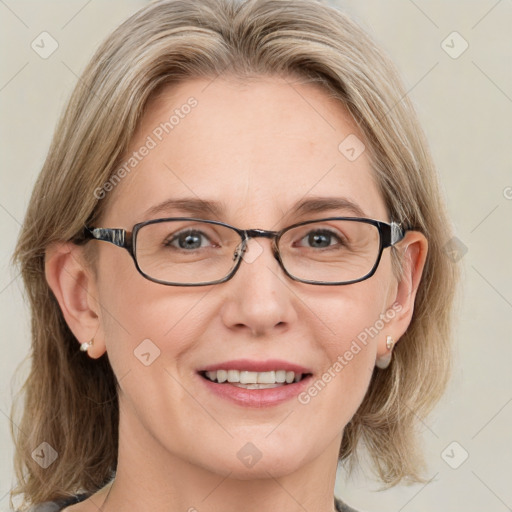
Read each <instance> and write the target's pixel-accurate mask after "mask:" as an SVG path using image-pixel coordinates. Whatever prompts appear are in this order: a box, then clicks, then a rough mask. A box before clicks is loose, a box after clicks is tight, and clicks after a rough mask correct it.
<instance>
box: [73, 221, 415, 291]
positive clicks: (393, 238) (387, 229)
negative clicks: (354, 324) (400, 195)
mask: <svg viewBox="0 0 512 512" xmlns="http://www.w3.org/2000/svg"><path fill="white" fill-rule="evenodd" d="M187 220H190V221H196V222H205V223H207V224H215V225H219V226H224V227H227V228H230V229H232V230H233V231H235V232H236V233H237V234H238V235H239V236H240V238H241V242H242V247H241V249H240V250H239V249H238V247H239V246H238V247H237V250H236V251H235V254H234V258H238V260H237V262H236V264H235V266H234V267H233V268H232V270H231V271H230V273H229V274H228V275H227V276H225V277H223V278H222V279H218V280H216V281H207V282H203V283H172V282H168V281H162V280H160V279H156V278H154V277H151V276H149V275H148V274H146V273H145V272H144V271H143V270H142V269H141V268H140V266H139V263H138V261H137V257H136V255H135V253H136V245H137V233H138V232H139V230H140V229H141V228H143V227H144V226H147V225H149V224H158V223H162V222H169V221H187ZM329 220H348V221H354V222H364V223H367V224H371V225H372V226H375V227H376V228H377V229H378V231H379V254H378V256H377V259H376V261H375V264H374V266H373V267H372V269H371V270H370V272H368V273H367V274H366V275H365V276H363V277H361V278H359V279H353V280H351V281H341V282H334V283H331V282H324V281H312V280H307V279H300V278H298V277H295V276H294V275H292V274H290V273H289V272H288V270H287V269H286V267H285V266H284V264H283V262H282V260H281V255H280V253H279V249H278V244H279V240H280V239H281V237H282V236H283V235H284V234H285V233H286V232H287V231H289V230H291V229H294V228H296V227H299V226H305V225H307V224H313V223H318V222H325V221H329ZM407 231H409V230H408V229H404V228H402V226H401V225H400V224H399V223H396V222H391V223H387V222H383V221H379V220H374V219H367V218H363V217H327V218H323V219H314V220H307V221H304V222H298V223H296V224H292V225H291V226H288V227H286V228H283V229H282V230H280V231H268V230H264V229H239V228H236V227H234V226H231V225H230V224H226V223H225V222H220V221H216V220H206V219H198V218H194V217H169V218H164V219H152V220H147V221H144V222H139V223H138V224H135V225H134V226H133V228H132V231H128V230H126V229H122V228H95V227H85V229H84V231H83V238H82V240H83V241H85V242H87V241H89V240H100V241H105V242H110V243H111V244H114V245H116V246H117V247H121V248H123V249H126V250H127V251H128V252H129V253H130V255H131V257H132V259H133V262H134V263H135V267H136V269H137V271H138V272H139V273H140V274H141V275H142V276H143V277H145V278H146V279H148V280H149V281H153V282H154V283H159V284H163V285H166V286H209V285H213V284H220V283H224V282H226V281H229V280H230V279H231V278H232V277H233V276H234V275H235V274H236V272H237V270H238V269H239V267H240V264H241V262H242V260H243V254H244V253H245V251H246V249H247V242H248V241H249V239H251V238H269V239H272V252H273V255H274V258H275V259H276V260H277V261H278V263H279V266H280V267H281V268H282V269H283V272H284V273H285V274H286V275H287V276H288V277H289V278H290V279H293V280H294V281H298V282H301V283H306V284H317V285H323V286H343V285H347V284H353V283H359V282H361V281H364V280H366V279H369V278H370V277H372V276H373V274H375V272H376V270H377V267H378V266H379V263H380V260H381V258H382V252H383V251H384V249H386V248H387V247H392V246H394V245H395V244H397V243H398V242H400V241H401V240H402V239H403V238H404V236H405V233H406V232H407Z"/></svg>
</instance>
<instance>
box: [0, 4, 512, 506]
mask: <svg viewBox="0 0 512 512" xmlns="http://www.w3.org/2000/svg"><path fill="white" fill-rule="evenodd" d="M145 3H146V2H144V1H142V0H124V1H121V0H115V1H114V0H110V1H108V2H107V1H100V0H89V1H84V0H66V1H64V0H61V1H57V0H51V1H46V2H38V1H36V0H31V1H28V0H20V1H14V0H0V52H1V56H2V66H1V69H0V106H1V112H2V123H1V136H0V144H1V147H2V165H1V168H0V173H1V187H0V222H1V235H2V245H1V252H0V268H1V274H0V315H1V325H2V338H3V339H2V345H1V346H2V357H1V358H0V375H1V376H0V393H1V395H0V449H1V454H2V456H1V457H0V509H1V510H7V509H8V506H7V504H8V497H7V493H8V491H9V488H10V487H11V485H12V478H13V477H12V468H11V460H12V454H13V448H12V443H11V440H10V435H9V430H8V425H9V420H8V415H9V409H10V404H11V395H12V388H14V389H17V387H18V386H19V384H20V382H21V377H22V376H23V375H25V374H26V368H27V365H26V364H25V365H23V366H22V370H21V372H20V374H19V377H17V378H16V379H13V377H12V376H13V373H14V371H15V368H16V367H17V366H18V365H19V364H20V363H21V362H22V360H23V359H24V357H25V356H26V354H27V351H28V347H29V317H28V313H27V309H26V306H25V304H24V302H23V298H22V295H21V280H20V278H19V276H18V274H17V272H16V271H15V270H13V269H11V268H10V266H9V258H10V255H11V253H12V250H13V248H14V244H15V240H16V237H17V234H18V231H19V229H20V224H21V222H22V219H23V216H24V212H25V209H26V206H27V204H28V200H29V196H30V192H31V189H32V186H33V184H34V181H35V179H36V176H37V174H38V172H39V170H40V168H41V165H42V163H43V161H44V158H45V155H46V152H47V149H48V145H49V142H50V138H51V135H52V133H53V130H54V127H55V123H56V120H57V118H58V116H59V115H60V112H61V110H62V107H63V106H64V104H65V101H66V99H67V98H68V97H69V94H70V92H71V89H72V88H73V87H74V85H75V83H76V81H77V76H78V75H79V73H80V72H81V70H82V69H83V67H84V66H85V64H86V62H87V61H88V60H89V58H90V57H91V55H92V53H93V50H94V49H95V48H96V47H97V46H98V44H99V42H100V41H101V40H102V39H103V38H104V37H105V36H106V35H107V34H108V33H109V32H110V31H111V30H112V29H114V27H116V26H117V25H118V24H119V23H120V22H121V21H122V20H124V19H125V18H126V17H127V16H128V15H130V14H131V13H133V12H134V11H136V10H137V9H138V8H139V7H141V6H143V5H144V4H145ZM332 3H334V4H336V5H338V6H340V7H341V8H342V9H344V10H346V11H347V12H348V13H350V14H351V15H352V16H353V17H354V18H355V19H356V20H357V21H358V22H359V23H361V24H362V25H363V27H365V28H366V29H367V30H369V31H370V33H371V34H372V35H373V36H374V37H375V38H376V39H377V41H378V42H380V43H381V44H382V45H383V47H384V48H385V49H386V50H387V51H388V53H389V54H390V55H391V56H392V58H393V59H394V61H395V62H396V64H397V66H398V68H399V70H400V71H401V73H402V75H403V78H404V80H405V82H406V84H407V88H408V90H409V93H408V94H409V96H410V98H411V99H412V100H413V102H414V103H415V105H416V107H417V109H418V112H419V115H420V118H421V121H422V123H423V126H424V129H425V131H426V132H427V136H428V139H429V141H430V144H431V149H432V152H433V155H434V158H435V160H436V163H437V165H438V169H439V173H440V176H441V181H442V185H443V189H444V193H445V196H446V201H447V204H448V207H449V212H450V214H451V216H452V218H453V221H454V224H455V226H456V232H457V238H458V239H459V240H460V243H461V244H463V246H462V245H460V246H459V247H463V248H464V247H465V248H466V249H467V252H466V253H465V254H463V253H464V251H462V252H460V253H459V254H460V255H462V254H463V256H462V260H461V261H462V264H463V267H464V271H463V272H464V291H463V296H462V299H461V301H460V304H459V306H458V309H459V320H458V325H457V329H456V344H457V361H456V369H455V375H454V378H453V380H452V383H451V387H450V390H449V392H448V393H447V394H446V396H445V398H444V399H443V401H442V402H441V404H440V405H439V406H438V407H437V408H436V410H435V413H434V414H432V416H431V417H430V418H429V420H428V422H426V423H424V424H423V425H422V436H423V438H424V442H425V446H426V448H427V453H428V462H429V470H428V476H429V478H431V479H432V480H431V482H430V483H428V484H427V485H415V486H410V487H406V486H400V487H397V488H394V489H392V490H390V491H386V492H381V493H378V492H375V489H377V487H378V484H377V482H376V481H375V480H372V478H371V477H370V475H369V474H365V473H364V472H363V471H361V472H360V473H358V474H357V475H356V476H355V478H353V479H351V480H348V481H347V480H346V475H345V473H344V472H343V470H341V469H340V471H339V473H338V481H337V485H336V493H337V495H339V496H341V497H343V498H344V499H345V500H346V501H347V502H348V503H349V504H351V505H352V506H354V507H356V508H358V509H360V510H362V511H363V510H364V511H367V512H373V511H374V512H391V511H392V512H398V511H404V512H409V511H417V512H427V511H434V510H443V511H448V510H450V511H453V512H458V511H461V512H462V511H464V512H476V511H478V512H480V511H482V510H485V511H487V512H490V511H496V512H501V511H506V510H511V509H512V487H511V486H510V483H511V481H512V471H511V469H510V466H511V463H510V461H511V460H512V440H511V432H512V429H511V428H510V426H511V420H512V403H511V402H512V377H511V371H510V368H511V363H512V343H511V335H510V328H511V327H512V322H511V320H510V319H511V316H512V272H511V270H510V261H512V258H511V256H512V172H511V171H512V166H511V156H510V155H511V152H510V148H511V145H512V144H511V142H512V66H511V61H512V37H511V34H510V30H511V29H510V27H511V26H512V2H511V1H510V0H501V1H495V0H489V1H487V0H464V1H462V0H459V1H445V2H443V1H441V0H434V1H426V0H415V1H412V0H388V1H386V2H383V1H378V0H364V1H356V0H347V1H344V0H332ZM43 31H47V32H49V33H50V34H51V35H52V36H53V37H54V38H55V39H56V40H57V41H58V44H59V47H58V49H57V50H56V51H55V53H54V54H52V55H51V56H50V57H49V58H48V59H42V58H41V57H40V56H39V55H37V54H36V53H35V52H34V51H33V50H32V48H31V46H30V45H31V42H32V41H33V40H34V39H35V38H36V37H37V36H38V35H39V34H40V33H41V32H43ZM454 31H456V32H458V33H459V34H460V36H461V37H462V38H463V39H464V40H465V41H466V42H467V43H468V44H469V47H468V49H467V50H466V51H465V52H464V53H462V54H461V55H460V56H458V58H453V56H455V55H456V54H457V53H459V52H460V50H461V49H462V48H463V46H462V45H463V44H464V41H463V40H462V39H461V38H459V36H457V35H455V36H454V35H450V34H452V33H453V32H454ZM448 36H449V37H448ZM447 38H448V39H447ZM443 41H445V43H443ZM450 47H451V48H450ZM445 50H447V51H448V52H450V53H451V54H452V56H450V55H449V54H448V53H447V52H446V51H445ZM447 257H448V256H447ZM454 441H455V442H456V443H457V444H455V445H452V444H451V443H453V442H454ZM466 452H467V454H468V458H467V460H465V461H464V462H463V463H462V464H461V465H460V466H459V467H457V468H456V469H454V467H455V466H457V465H458V464H460V463H461V461H462V460H463V458H464V456H465V454H466ZM443 454H444V455H443ZM451 466H454V467H451ZM311 512H312V511H311Z"/></svg>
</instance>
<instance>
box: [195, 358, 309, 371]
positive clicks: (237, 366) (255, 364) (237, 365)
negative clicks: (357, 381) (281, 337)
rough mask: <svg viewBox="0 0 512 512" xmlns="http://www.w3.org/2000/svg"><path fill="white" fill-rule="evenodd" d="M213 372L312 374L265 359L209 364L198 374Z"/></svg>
mask: <svg viewBox="0 0 512 512" xmlns="http://www.w3.org/2000/svg"><path fill="white" fill-rule="evenodd" d="M215 370H247V371H250V372H269V371H272V370H286V371H288V372H295V373H312V372H311V370H309V369H308V368H306V367H304V366H301V365H298V364H295V363H290V362H288V361H283V360H282V359H267V360H266V361H255V360H254V359H252V360H251V359H233V360H231V361H224V362H223V363H216V364H210V365H208V366H205V367H204V368H201V369H199V370H198V371H200V372H213V371H215Z"/></svg>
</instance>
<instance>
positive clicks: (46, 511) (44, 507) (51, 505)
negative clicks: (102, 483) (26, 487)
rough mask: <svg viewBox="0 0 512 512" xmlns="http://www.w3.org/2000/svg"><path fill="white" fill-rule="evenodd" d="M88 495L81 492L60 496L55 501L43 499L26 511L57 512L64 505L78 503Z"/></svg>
mask: <svg viewBox="0 0 512 512" xmlns="http://www.w3.org/2000/svg"><path fill="white" fill-rule="evenodd" d="M88 496H90V494H89V493H82V494H77V495H76V496H70V497H69V498H61V499H59V500H55V501H45V502H44V503H38V504H37V505H33V506H32V507H31V508H30V509H29V511H28V512H58V511H60V510H63V509H64V508H65V507H68V506H69V505H74V504H75V503H80V502H81V501H83V500H85V499H86V498H87V497H88Z"/></svg>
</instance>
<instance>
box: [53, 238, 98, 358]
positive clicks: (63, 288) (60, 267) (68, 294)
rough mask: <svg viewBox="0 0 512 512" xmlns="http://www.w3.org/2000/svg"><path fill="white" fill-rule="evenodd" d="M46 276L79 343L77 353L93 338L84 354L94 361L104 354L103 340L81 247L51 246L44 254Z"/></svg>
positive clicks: (92, 282)
mask: <svg viewBox="0 0 512 512" xmlns="http://www.w3.org/2000/svg"><path fill="white" fill-rule="evenodd" d="M45 274H46V280H47V281H48V284H49V286H50V288H51V290H52V292H53V293H54V295H55V297H56V299H57V301H58V303H59V306H60V309H61V311H62V314H63V315H64V319H65V320H66V323H67V324H68V327H69V328H70V329H71V332H72V333H73V334H74V335H75V338H76V339H77V340H78V342H77V350H78V349H79V347H80V344H81V343H84V342H88V341H91V340H92V339H93V338H94V342H93V344H92V345H91V346H90V347H89V349H88V350H87V354H88V355H89V356H90V357H92V358H93V359H97V358H98V357H100V356H101V355H103V354H104V353H105V339H104V333H103V329H102V325H101V314H100V307H99V302H98V294H97V288H96V285H95V279H94V274H93V272H92V270H91V269H90V268H89V267H88V266H87V265H86V263H85V258H84V255H83V247H80V246H78V245H76V244H73V243H71V242H60V243H55V244H52V245H51V246H50V247H49V248H48V249H47V251H46V258H45Z"/></svg>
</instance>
